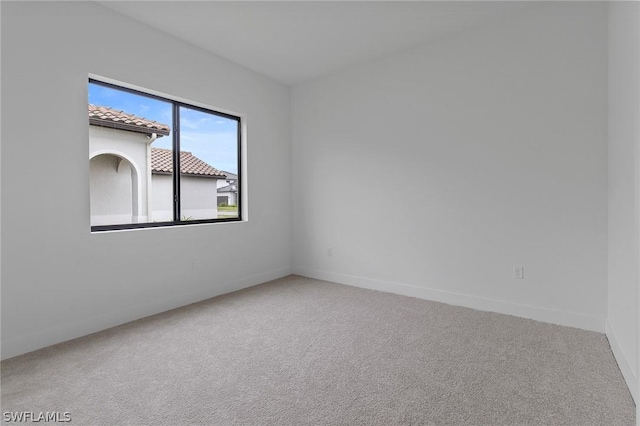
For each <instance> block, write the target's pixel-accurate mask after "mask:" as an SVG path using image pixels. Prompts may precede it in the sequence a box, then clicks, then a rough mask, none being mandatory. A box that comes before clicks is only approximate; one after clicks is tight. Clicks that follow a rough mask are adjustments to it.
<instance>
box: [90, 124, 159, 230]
mask: <svg viewBox="0 0 640 426" xmlns="http://www.w3.org/2000/svg"><path fill="white" fill-rule="evenodd" d="M148 143H149V139H148V138H147V136H146V135H144V134H142V133H135V132H127V131H123V130H118V129H112V128H108V127H99V126H93V125H91V126H89V157H90V158H92V159H93V158H94V157H96V156H97V155H100V154H105V153H109V154H115V155H117V156H119V157H120V158H126V159H127V160H128V162H129V163H130V164H131V166H130V167H133V174H130V176H129V179H128V183H127V182H126V181H127V179H126V176H124V175H123V173H120V177H119V179H118V180H119V181H120V185H119V186H118V187H116V186H114V184H115V181H113V182H111V180H112V179H115V178H116V176H115V175H113V174H111V173H108V170H106V169H105V168H102V170H101V171H100V172H99V173H100V176H98V175H97V174H96V173H98V170H97V167H96V166H98V164H97V163H96V160H97V161H99V162H100V163H102V166H105V165H106V164H105V161H104V160H105V159H104V158H102V159H98V158H96V159H94V160H92V161H91V170H90V176H91V185H90V193H91V203H90V205H91V225H113V224H120V223H138V222H147V220H148V216H147V201H146V200H147V186H148V185H147V176H148V175H149V170H148V167H147V148H148V146H147V144H148ZM127 186H128V187H127ZM132 192H133V193H132ZM125 194H129V195H128V197H127V196H125ZM131 196H133V198H134V202H133V203H132V200H131ZM127 198H128V201H127ZM116 199H119V200H120V202H119V203H117V202H116ZM118 204H120V205H118ZM123 204H124V205H123ZM132 206H133V211H132ZM123 207H125V208H127V211H128V212H129V213H128V215H126V214H117V212H122V210H123ZM132 213H133V216H132Z"/></svg>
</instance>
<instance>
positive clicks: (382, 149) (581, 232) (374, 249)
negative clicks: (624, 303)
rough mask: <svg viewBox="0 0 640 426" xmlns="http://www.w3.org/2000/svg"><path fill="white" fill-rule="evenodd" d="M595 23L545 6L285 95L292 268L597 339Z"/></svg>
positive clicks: (602, 27) (603, 59)
mask: <svg viewBox="0 0 640 426" xmlns="http://www.w3.org/2000/svg"><path fill="white" fill-rule="evenodd" d="M606 31H607V14H606V5H604V4H602V3H582V2H581V3H572V2H568V3H565V2H563V3H558V4H551V5H547V6H541V7H539V8H536V9H533V10H531V11H530V12H528V13H527V14H525V15H522V16H521V17H519V18H512V19H510V20H508V21H501V22H495V23H493V24H490V25H486V26H484V27H482V28H476V29H474V30H472V31H468V32H464V33H458V34H457V35H455V36H452V37H449V38H446V39H441V40H439V41H436V42H434V43H432V44H429V45H426V46H423V47H422V48H419V49H415V50H412V51H408V52H405V53H402V54H398V55H394V56H393V57H387V58H383V59H380V60H378V61H375V62H371V63H368V64H362V65H359V66H356V67H353V68H350V69H347V70H344V71H343V72H341V73H338V74H335V75H332V76H330V77H327V78H323V79H319V80H317V81H314V82H311V83H308V84H304V85H302V86H299V87H296V88H295V89H294V91H293V95H292V114H293V115H292V116H293V121H292V123H293V134H292V137H293V147H292V148H293V159H292V161H293V172H292V176H293V180H292V183H293V206H294V249H293V253H294V272H297V273H300V274H303V275H307V276H312V277H318V278H325V279H331V280H334V281H338V282H342V283H347V284H353V285H359V286H364V287H370V288H377V289H382V290H387V291H393V292H398V293H402V294H409V295H413V296H418V297H425V298H429V299H435V300H441V301H445V302H450V303H455V304H460V305H466V306H472V307H476V308H480V309H487V310H493V311H498V312H505V313H512V314H516V315H521V316H524V317H530V318H534V319H539V320H543V321H550V322H555V323H559V324H565V325H573V326H577V327H582V328H586V329H591V330H598V331H604V323H605V317H606V309H607V302H606V298H607V290H606V281H607V264H606V259H607V254H606V246H607V243H606V241H607V240H606V239H607V146H606V137H607V134H606V132H607V109H606V108H607V99H606V96H607V95H606V93H607V92H606V90H607V45H606V40H607V32H606ZM390 177H393V179H390ZM398 182H401V183H402V186H400V188H401V189H399V190H398V191H399V196H398V197H397V202H392V203H389V202H388V197H386V196H385V194H387V193H389V192H391V191H392V190H395V189H396V188H398ZM336 188H340V190H341V191H342V192H343V193H345V194H347V195H346V197H344V198H343V199H341V200H340V201H339V202H338V201H337V200H336V198H335V190H336ZM328 248H332V249H333V250H332V256H327V255H326V253H327V249H328ZM514 264H522V265H524V266H525V279H524V280H515V279H513V277H512V266H513V265H514Z"/></svg>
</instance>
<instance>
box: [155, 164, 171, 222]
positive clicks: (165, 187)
mask: <svg viewBox="0 0 640 426" xmlns="http://www.w3.org/2000/svg"><path fill="white" fill-rule="evenodd" d="M151 217H152V220H153V221H155V222H163V221H172V220H173V176H170V175H161V174H154V175H152V176H151Z"/></svg>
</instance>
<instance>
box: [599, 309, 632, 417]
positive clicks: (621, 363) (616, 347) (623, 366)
mask: <svg viewBox="0 0 640 426" xmlns="http://www.w3.org/2000/svg"><path fill="white" fill-rule="evenodd" d="M606 334H607V339H609V346H611V351H612V352H613V356H614V357H615V358H616V361H617V362H618V367H619V368H620V371H621V372H622V376H623V377H624V380H625V381H626V382H627V386H628V387H629V392H631V396H633V400H634V401H636V405H638V396H639V395H638V394H637V392H638V377H637V375H636V374H635V372H634V368H632V366H631V364H630V363H629V360H628V359H627V357H626V356H625V354H624V352H622V349H621V348H620V344H619V343H618V339H617V338H616V335H615V333H614V332H613V329H612V328H611V324H609V321H607V322H606Z"/></svg>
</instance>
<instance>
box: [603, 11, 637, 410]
mask: <svg viewBox="0 0 640 426" xmlns="http://www.w3.org/2000/svg"><path fill="white" fill-rule="evenodd" d="M639 143H640V3H635V2H612V3H610V4H609V233H608V235H609V239H608V242H609V265H608V304H609V309H608V321H607V336H608V338H609V342H610V343H611V348H612V349H613V352H614V354H615V355H616V359H617V361H618V365H619V366H620V369H621V371H622V373H623V375H624V376H625V379H626V380H627V383H628V384H629V388H630V389H631V392H632V393H633V394H634V395H635V398H636V402H637V400H638V399H637V398H638V396H639V395H640V393H639V390H638V380H637V377H638V362H639V360H638V350H639V348H638V345H639V343H640V341H639V336H638V333H640V327H639V324H638V322H639V317H638V311H639V309H638V304H639V301H638V297H639V296H638V286H639V283H640V275H639V273H640V250H639V247H638V244H639V242H640V223H639V222H640V180H639V179H640V146H639ZM639 421H640V416H639Z"/></svg>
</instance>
